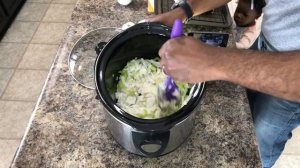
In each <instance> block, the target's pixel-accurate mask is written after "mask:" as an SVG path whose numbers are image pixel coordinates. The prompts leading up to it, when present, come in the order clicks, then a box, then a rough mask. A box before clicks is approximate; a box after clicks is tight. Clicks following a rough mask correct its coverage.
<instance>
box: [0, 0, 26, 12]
mask: <svg viewBox="0 0 300 168" xmlns="http://www.w3.org/2000/svg"><path fill="white" fill-rule="evenodd" d="M0 1H1V2H2V4H3V6H4V8H5V10H6V12H7V13H8V14H11V13H12V12H14V10H15V8H16V7H17V6H18V5H19V4H20V3H21V2H22V1H23V0H0Z"/></svg>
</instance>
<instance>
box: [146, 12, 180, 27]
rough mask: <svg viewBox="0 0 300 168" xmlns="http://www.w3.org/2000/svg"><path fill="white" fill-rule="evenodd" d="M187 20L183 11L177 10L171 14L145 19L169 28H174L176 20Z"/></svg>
mask: <svg viewBox="0 0 300 168" xmlns="http://www.w3.org/2000/svg"><path fill="white" fill-rule="evenodd" d="M185 18H186V16H185V13H184V11H183V9H181V8H176V9H174V10H171V11H169V12H166V13H163V14H159V15H152V16H150V17H149V18H147V19H145V20H146V21H147V22H158V23H161V24H164V25H167V26H170V27H172V25H173V23H174V21H175V20H176V19H182V20H184V19H185Z"/></svg>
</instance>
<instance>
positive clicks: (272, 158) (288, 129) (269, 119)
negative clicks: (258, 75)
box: [247, 90, 300, 168]
mask: <svg viewBox="0 0 300 168" xmlns="http://www.w3.org/2000/svg"><path fill="white" fill-rule="evenodd" d="M247 93H248V99H249V103H250V108H251V111H252V118H253V122H254V126H255V132H256V140H257V143H258V148H259V154H260V158H261V161H262V165H263V167H265V168H267V167H272V166H273V165H274V163H275V162H276V160H277V159H278V158H279V156H280V154H281V152H282V151H283V149H284V146H285V143H286V142H287V140H289V139H290V138H291V137H292V130H293V129H294V128H296V127H297V126H298V125H300V104H299V103H296V102H291V101H287V100H283V99H280V98H276V97H273V96H270V95H267V94H264V93H259V92H255V91H251V90H248V91H247Z"/></svg>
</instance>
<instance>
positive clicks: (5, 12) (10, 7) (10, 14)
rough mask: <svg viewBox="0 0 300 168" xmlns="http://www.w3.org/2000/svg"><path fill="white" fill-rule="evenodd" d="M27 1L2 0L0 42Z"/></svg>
mask: <svg viewBox="0 0 300 168" xmlns="http://www.w3.org/2000/svg"><path fill="white" fill-rule="evenodd" d="M25 1H26V0H0V40H1V39H2V37H3V35H4V34H5V32H6V31H7V29H8V28H9V26H10V24H11V23H12V21H13V20H14V18H15V17H16V15H17V14H18V12H19V10H20V9H21V7H22V5H23V4H24V2H25Z"/></svg>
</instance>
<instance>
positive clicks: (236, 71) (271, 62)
mask: <svg viewBox="0 0 300 168" xmlns="http://www.w3.org/2000/svg"><path fill="white" fill-rule="evenodd" d="M217 52H218V53H217V55H220V57H219V58H218V59H216V66H217V67H218V70H219V71H220V72H222V74H223V75H222V77H221V78H220V79H221V80H226V81H230V82H233V83H237V84H240V85H242V86H245V87H247V88H250V89H253V90H257V91H260V92H264V93H267V94H270V95H273V96H276V97H281V98H283V99H288V100H292V101H297V102H300V51H294V52H281V53H275V52H258V51H253V50H234V49H229V50H228V49H219V50H218V51H217Z"/></svg>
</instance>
